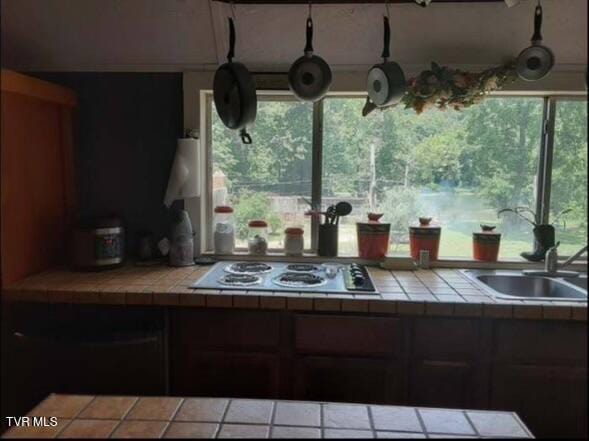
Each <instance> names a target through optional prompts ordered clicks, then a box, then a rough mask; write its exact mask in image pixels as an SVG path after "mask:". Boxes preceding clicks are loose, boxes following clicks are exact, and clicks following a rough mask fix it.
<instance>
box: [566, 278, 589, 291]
mask: <svg viewBox="0 0 589 441" xmlns="http://www.w3.org/2000/svg"><path fill="white" fill-rule="evenodd" d="M564 280H565V281H566V282H568V283H572V284H573V285H575V286H578V287H579V288H582V289H584V290H585V291H587V276H584V277H565V278H564Z"/></svg>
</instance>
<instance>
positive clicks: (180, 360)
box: [169, 308, 283, 398]
mask: <svg viewBox="0 0 589 441" xmlns="http://www.w3.org/2000/svg"><path fill="white" fill-rule="evenodd" d="M169 313H170V345H169V348H170V388H171V393H172V394H173V395H183V396H190V395H195V396H199V395H200V396H226V397H227V396H229V397H253V398H280V397H281V393H280V391H281V369H280V366H281V341H282V339H283V337H282V332H281V324H282V319H281V314H280V313H277V312H269V311H236V310H232V311H226V310H210V309H209V310H195V309H182V308H176V309H172V310H170V312H169Z"/></svg>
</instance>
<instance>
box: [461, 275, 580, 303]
mask: <svg viewBox="0 0 589 441" xmlns="http://www.w3.org/2000/svg"><path fill="white" fill-rule="evenodd" d="M462 272H463V273H464V274H465V275H466V276H467V277H468V278H469V279H471V280H472V281H474V282H475V283H476V284H477V285H479V286H480V287H481V288H483V289H484V290H485V291H487V292H489V293H490V294H492V295H494V296H495V297H498V298H503V299H521V300H552V301H556V300H566V301H575V302H586V301H587V279H586V278H584V277H582V278H579V279H580V280H575V279H576V278H568V279H567V280H565V279H562V278H553V277H538V276H527V275H524V274H522V272H521V271H499V270H463V271H462ZM582 279H584V283H585V284H584V286H583V285H582V283H583V282H582V281H581V280H582ZM577 283H579V284H578V285H577Z"/></svg>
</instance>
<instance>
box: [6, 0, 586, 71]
mask: <svg viewBox="0 0 589 441" xmlns="http://www.w3.org/2000/svg"><path fill="white" fill-rule="evenodd" d="M1 5H2V64H3V66H6V67H13V68H20V69H24V70H27V69H31V70H195V69H196V70H197V69H213V68H214V67H215V65H216V64H217V63H218V62H219V61H223V59H224V56H225V53H226V51H227V44H226V34H227V24H226V17H227V16H228V15H230V13H231V9H230V6H229V5H228V4H226V3H220V2H213V1H211V0H42V1H40V0H3V1H2V2H1ZM534 5H535V1H532V0H527V1H524V2H522V3H521V4H520V5H518V6H516V7H513V8H507V7H506V6H505V5H504V4H503V3H501V2H499V3H478V4H473V3H463V4H459V3H446V4H441V3H438V4H436V3H435V2H434V3H432V4H431V5H430V6H429V7H427V8H420V7H418V6H416V5H413V4H399V5H397V4H395V5H391V6H390V10H391V26H392V56H393V58H394V59H395V60H397V61H399V62H400V63H402V64H404V65H411V66H421V65H424V64H427V63H429V62H430V61H432V60H436V61H439V62H441V63H448V64H455V65H490V64H496V63H500V62H501V61H503V60H505V59H507V58H509V57H515V56H517V54H518V53H519V51H520V50H521V49H523V48H524V47H526V46H527V45H529V39H530V36H531V34H532V29H531V28H532V14H533V8H534ZM543 5H544V14H545V19H544V30H543V34H544V43H545V44H546V45H547V46H549V47H551V48H552V49H553V51H554V52H555V55H556V60H557V66H558V67H560V68H565V69H566V68H567V66H568V67H570V66H583V65H586V63H587V1H586V0H544V1H543ZM235 9H236V11H235V12H236V18H237V31H238V45H237V58H238V59H239V60H241V61H244V62H246V63H247V64H248V65H249V66H250V67H252V68H254V69H263V70H284V69H285V68H287V67H288V65H289V64H290V63H291V62H292V61H293V60H294V59H296V58H297V57H298V56H300V55H301V54H302V49H303V46H304V26H305V18H306V15H307V7H306V6H305V5H283V6H278V5H237V6H236V7H235ZM382 13H383V6H382V5H378V4H358V5H352V4H342V5H315V6H314V7H313V14H314V21H315V26H316V31H315V50H316V52H317V54H319V55H321V56H322V57H324V58H325V59H326V60H327V61H328V62H329V63H330V64H332V65H333V66H334V68H336V69H338V68H340V69H351V70H353V69H355V68H358V69H363V68H365V67H366V66H367V65H371V64H373V63H375V62H377V61H379V55H380V52H381V50H382V48H381V45H382Z"/></svg>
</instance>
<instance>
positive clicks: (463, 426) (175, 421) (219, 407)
mask: <svg viewBox="0 0 589 441" xmlns="http://www.w3.org/2000/svg"><path fill="white" fill-rule="evenodd" d="M28 416H29V417H33V416H37V417H47V418H49V417H56V424H54V426H53V427H12V428H10V429H9V430H8V431H7V432H6V433H4V435H3V437H4V438H27V437H30V438H55V437H58V438H487V437H493V438H498V437H505V438H533V436H532V434H531V432H530V431H529V430H528V429H527V428H526V426H525V425H524V424H523V423H522V422H521V420H520V419H519V418H518V416H517V415H516V414H515V413H512V412H499V411H480V410H458V409H451V410H450V409H433V408H415V407H399V406H380V405H363V404H343V403H318V402H308V401H270V400H250V399H226V398H180V397H116V396H96V397H95V396H88V395H55V394H52V395H50V396H49V397H47V398H46V399H45V400H44V401H42V402H41V403H40V404H39V405H37V406H36V407H35V408H34V409H33V410H32V411H31V412H29V414H28Z"/></svg>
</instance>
